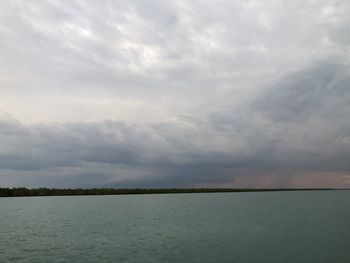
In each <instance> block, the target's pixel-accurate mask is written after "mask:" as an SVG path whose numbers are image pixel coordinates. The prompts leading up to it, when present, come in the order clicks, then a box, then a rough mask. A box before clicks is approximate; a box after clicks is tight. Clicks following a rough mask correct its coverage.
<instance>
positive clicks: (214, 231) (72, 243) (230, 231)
mask: <svg viewBox="0 0 350 263" xmlns="http://www.w3.org/2000/svg"><path fill="white" fill-rule="evenodd" d="M0 262H1V263H7V262H35V263H40V262H45V263H46V262H48V263H52V262H73V263H74V262H84V263H87V262H113V263H114V262H117V263H118V262H152V263H157V262H162V263H166V262H176V263H179V262H180V263H182V262H184V263H185V262H201V263H203V262H220V263H221V262H241V263H254V262H259V263H260V262H262V263H273V262H276V263H277V262H278V263H287V262H291V263H298V262H303V263H319V262H331V263H337V262H339V263H340V262H342V263H349V262H350V191H346V190H339V191H292V192H284V191H282V192H244V193H199V194H154V195H152V194H147V195H115V196H57V197H10V198H0Z"/></svg>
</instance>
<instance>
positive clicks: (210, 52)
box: [0, 0, 350, 188]
mask: <svg viewBox="0 0 350 263" xmlns="http://www.w3.org/2000/svg"><path fill="white" fill-rule="evenodd" d="M349 30H350V2H349V1H341V0H334V1H332V0H293V1H290V0H269V1H254V0H252V1H249V0H230V1H229V0H213V1H205V0H177V1H170V0H169V1H168V0H118V1H112V0H86V1H74V0H71V1H54V0H46V1H42V0H37V1H19V0H13V1H10V0H4V1H1V2H0V187H14V186H16V187H19V186H24V187H72V188H76V187H122V188H125V187H129V188H130V187H264V188H269V187H336V188H346V187H350V32H349Z"/></svg>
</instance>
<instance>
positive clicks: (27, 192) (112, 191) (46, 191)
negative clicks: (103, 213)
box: [0, 187, 331, 197]
mask: <svg viewBox="0 0 350 263" xmlns="http://www.w3.org/2000/svg"><path fill="white" fill-rule="evenodd" d="M296 190H298V191H300V190H331V189H315V188H312V189H310V188H302V189H301V188H299V189H295V188H293V189H291V188H278V189H277V188H273V189H251V188H249V189H248V188H244V189H243V188H156V189H155V188H133V189H125V188H122V189H118V188H74V189H56V188H25V187H15V188H0V197H15V196H64V195H127V194H171V193H174V194H175V193H223V192H257V191H259V192H260V191H296Z"/></svg>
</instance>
